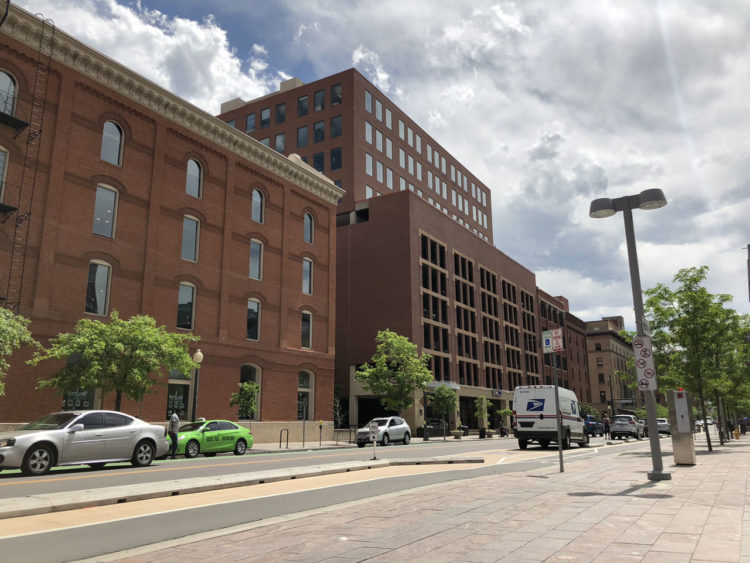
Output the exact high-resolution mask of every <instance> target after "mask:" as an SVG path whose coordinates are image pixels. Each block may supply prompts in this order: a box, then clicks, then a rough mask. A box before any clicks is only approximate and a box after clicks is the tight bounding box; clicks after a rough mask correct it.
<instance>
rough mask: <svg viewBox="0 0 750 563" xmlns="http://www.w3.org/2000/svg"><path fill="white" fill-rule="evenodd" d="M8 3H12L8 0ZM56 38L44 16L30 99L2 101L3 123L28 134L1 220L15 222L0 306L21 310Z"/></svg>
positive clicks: (10, 95)
mask: <svg viewBox="0 0 750 563" xmlns="http://www.w3.org/2000/svg"><path fill="white" fill-rule="evenodd" d="M7 4H8V5H9V4H10V1H9V0H8V1H7ZM6 14H7V10H6ZM4 20H5V18H4V17H3V19H2V21H0V25H2V23H3V22H4ZM54 42H55V25H54V23H53V22H52V20H49V19H42V26H41V31H40V34H39V48H38V50H37V64H36V73H35V77H34V88H33V90H32V92H31V96H30V100H29V101H26V103H24V100H22V99H20V97H18V96H16V92H8V94H7V95H5V96H2V98H3V99H4V100H5V103H2V104H0V126H5V127H10V128H11V129H13V130H15V134H14V138H17V137H18V136H19V135H21V134H25V135H26V149H25V151H24V153H25V154H24V158H23V168H22V169H21V174H20V183H19V184H17V185H15V186H12V185H10V184H7V183H6V185H5V186H4V187H5V189H4V190H3V201H2V202H0V222H2V223H5V222H6V221H8V220H9V219H11V218H13V219H14V222H15V225H14V229H13V235H12V237H11V239H12V242H11V248H10V262H9V264H8V283H7V287H6V288H5V293H4V294H3V295H0V306H4V307H6V308H8V309H10V310H11V311H14V312H15V313H18V312H19V309H20V304H21V291H22V289H23V275H24V265H25V262H26V250H27V244H28V238H29V229H30V224H31V219H32V217H31V211H32V203H33V200H34V188H35V185H36V177H37V170H38V168H39V152H40V146H41V139H42V122H43V120H44V109H45V105H46V104H45V101H46V97H47V84H48V81H49V70H50V62H51V60H52V51H53V49H54ZM24 131H25V133H24ZM7 164H8V163H6V166H7ZM0 291H2V289H0Z"/></svg>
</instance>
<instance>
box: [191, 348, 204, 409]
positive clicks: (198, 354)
mask: <svg viewBox="0 0 750 563" xmlns="http://www.w3.org/2000/svg"><path fill="white" fill-rule="evenodd" d="M193 361H194V362H195V363H196V364H198V367H197V368H195V384H194V385H193V416H192V419H193V422H195V412H196V409H197V407H198V376H199V375H200V372H201V362H202V361H203V352H201V349H200V348H198V351H197V352H196V353H195V354H193Z"/></svg>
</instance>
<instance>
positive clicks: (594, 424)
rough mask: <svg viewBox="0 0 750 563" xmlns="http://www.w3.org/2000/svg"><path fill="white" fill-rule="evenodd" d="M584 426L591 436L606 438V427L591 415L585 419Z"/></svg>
mask: <svg viewBox="0 0 750 563" xmlns="http://www.w3.org/2000/svg"><path fill="white" fill-rule="evenodd" d="M583 426H584V430H585V431H586V434H588V435H589V436H604V425H603V424H602V423H601V422H599V421H598V420H596V419H595V418H594V417H593V416H592V415H590V414H588V415H586V417H585V418H584V419H583Z"/></svg>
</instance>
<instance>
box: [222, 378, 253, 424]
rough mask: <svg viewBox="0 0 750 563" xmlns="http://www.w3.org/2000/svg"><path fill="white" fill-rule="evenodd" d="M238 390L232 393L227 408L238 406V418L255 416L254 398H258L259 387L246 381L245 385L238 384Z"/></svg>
mask: <svg viewBox="0 0 750 563" xmlns="http://www.w3.org/2000/svg"><path fill="white" fill-rule="evenodd" d="M237 385H239V386H240V390H239V391H237V392H236V393H232V397H231V398H230V399H229V406H230V407H233V406H235V405H236V406H239V407H240V409H239V410H240V412H239V416H240V418H250V417H251V416H253V414H255V410H256V409H257V406H256V404H255V398H256V397H257V396H258V392H259V391H260V385H258V384H257V383H255V382H254V381H246V382H245V383H238V384H237Z"/></svg>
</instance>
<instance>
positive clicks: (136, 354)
mask: <svg viewBox="0 0 750 563" xmlns="http://www.w3.org/2000/svg"><path fill="white" fill-rule="evenodd" d="M198 340H199V338H198V337H197V336H194V335H192V334H176V333H171V332H168V331H167V329H166V328H165V327H164V326H156V321H155V320H154V319H153V318H152V317H149V316H147V315H138V316H135V317H131V318H130V319H128V320H127V321H125V320H122V319H120V316H119V314H118V312H117V311H112V313H111V315H110V317H109V322H107V323H104V322H102V321H99V320H94V319H81V320H80V321H78V323H77V324H76V327H75V332H71V333H63V334H59V335H58V336H57V338H53V339H52V340H50V346H49V348H46V349H42V350H40V351H37V352H36V353H35V354H34V357H33V358H32V359H31V360H29V361H28V363H29V364H30V365H34V366H35V365H37V364H39V363H40V362H43V361H45V360H68V359H71V361H68V363H67V365H65V367H63V368H62V369H61V370H59V371H58V372H57V373H55V375H54V376H53V377H52V378H50V379H46V380H40V381H39V384H38V388H40V389H44V388H47V387H55V388H58V389H61V390H62V391H63V392H65V391H73V390H76V389H85V388H91V387H96V388H99V389H101V391H102V392H103V393H110V392H114V393H115V410H118V411H119V410H120V407H121V405H122V396H123V395H125V396H126V397H128V398H130V399H133V400H135V401H140V400H141V399H143V396H144V395H145V394H146V393H148V392H150V391H151V390H152V388H153V386H154V385H155V383H156V377H158V376H159V375H164V370H177V371H180V372H182V373H183V374H185V375H188V376H189V374H190V371H191V370H193V369H196V368H197V367H198V364H196V363H195V362H194V361H193V360H192V359H191V357H190V352H189V349H188V345H189V343H190V342H197V341H198Z"/></svg>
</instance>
